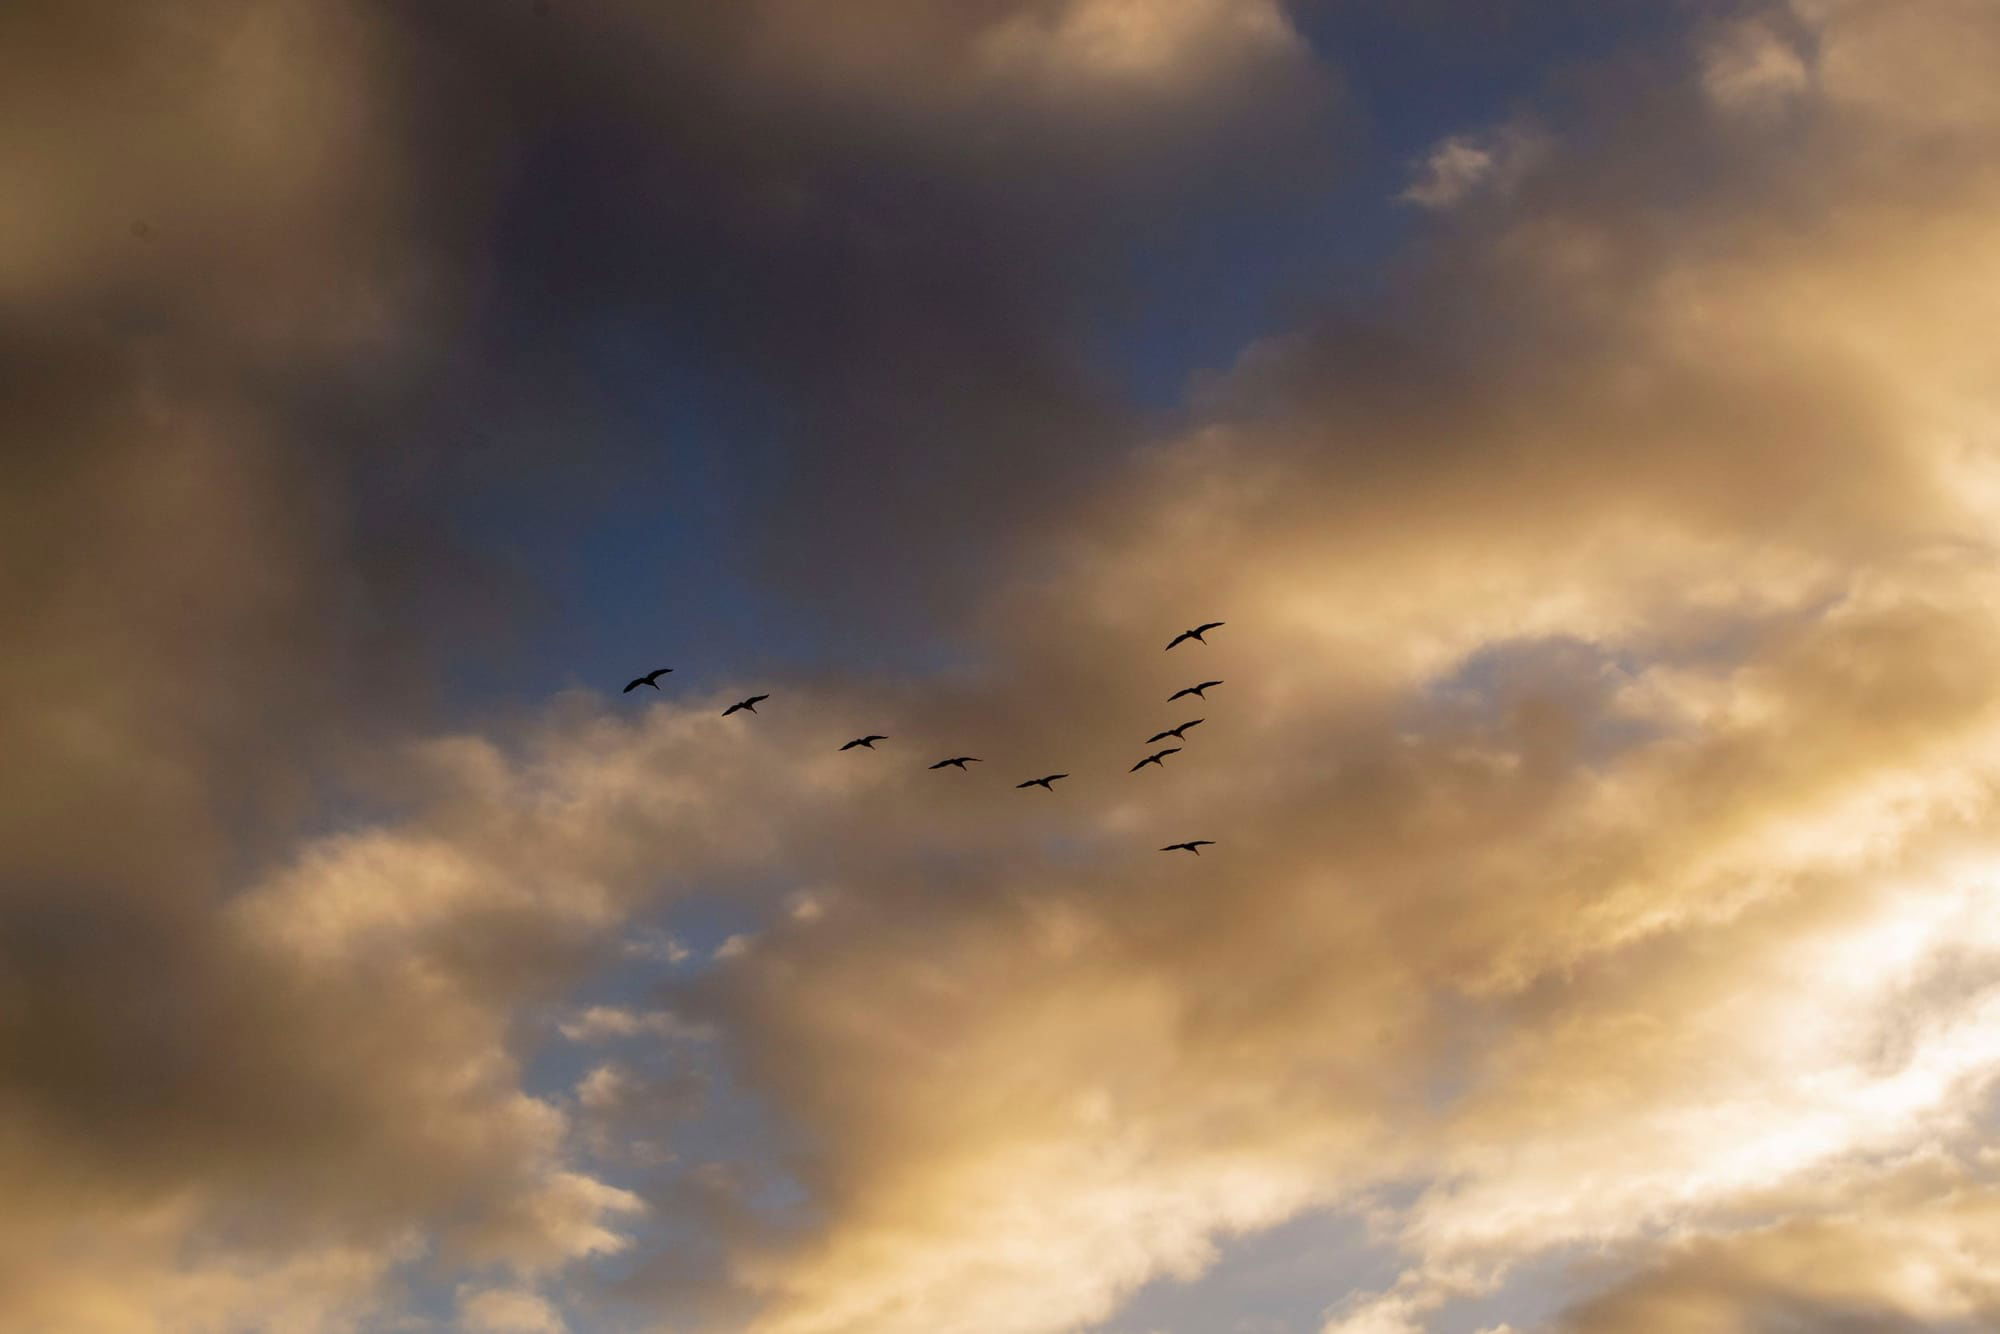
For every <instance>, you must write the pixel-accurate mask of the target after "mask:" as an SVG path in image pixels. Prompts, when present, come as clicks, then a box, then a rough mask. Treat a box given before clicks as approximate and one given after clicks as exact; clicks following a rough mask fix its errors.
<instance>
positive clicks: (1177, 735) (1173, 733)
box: [1146, 718, 1208, 746]
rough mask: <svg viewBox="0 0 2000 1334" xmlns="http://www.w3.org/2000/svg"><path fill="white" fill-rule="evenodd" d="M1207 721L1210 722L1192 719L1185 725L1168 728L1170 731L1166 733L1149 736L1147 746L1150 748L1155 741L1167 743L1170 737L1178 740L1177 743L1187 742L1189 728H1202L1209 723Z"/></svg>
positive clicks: (1203, 719)
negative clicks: (1203, 724) (1201, 726)
mask: <svg viewBox="0 0 2000 1334" xmlns="http://www.w3.org/2000/svg"><path fill="white" fill-rule="evenodd" d="M1207 721H1208V719H1206V718H1192V719H1189V720H1188V721H1187V722H1184V723H1182V724H1181V725H1180V726H1179V727H1169V728H1168V729H1167V730H1166V731H1164V732H1155V733H1153V735H1151V736H1149V737H1147V738H1146V744H1147V745H1149V746H1150V745H1152V744H1153V743H1154V742H1155V741H1165V740H1166V739H1167V738H1168V737H1172V738H1173V739H1174V740H1176V741H1185V740H1187V730H1188V728H1190V727H1198V726H1200V725H1201V724H1202V723H1205V722H1207Z"/></svg>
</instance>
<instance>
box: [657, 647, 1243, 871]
mask: <svg viewBox="0 0 2000 1334" xmlns="http://www.w3.org/2000/svg"><path fill="white" fill-rule="evenodd" d="M1223 624H1224V622H1222V621H1208V622H1205V623H1204V624H1201V625H1197V626H1195V627H1194V628H1193V629H1192V630H1183V631H1181V632H1180V633H1179V634H1177V635H1175V636H1174V637H1173V639H1172V640H1171V641H1169V642H1168V644H1167V650H1168V651H1169V652H1172V651H1173V650H1174V649H1176V648H1178V647H1180V646H1181V645H1182V644H1184V643H1186V642H1187V641H1188V640H1190V639H1192V640H1193V641H1194V642H1195V643H1197V644H1206V643H1207V642H1208V640H1207V639H1206V638H1204V636H1206V635H1207V634H1208V632H1209V631H1210V630H1214V629H1216V628H1218V627H1219V626H1221V625H1223ZM671 671H673V668H671V667H656V668H654V669H653V670H652V671H650V672H647V673H646V674H645V675H644V676H635V677H633V678H632V680H631V681H630V682H628V683H627V684H626V686H625V689H624V690H623V691H621V692H620V693H622V694H626V695H629V694H631V693H632V692H633V691H635V690H637V689H638V688H639V687H640V686H651V687H652V688H653V689H655V690H658V689H659V688H660V678H661V677H663V676H665V675H667V674H668V673H669V672H671ZM1221 684H1222V682H1221V681H1219V680H1217V681H1201V682H1198V683H1197V684H1195V685H1191V686H1188V687H1186V688H1185V689H1182V690H1176V691H1175V692H1174V693H1173V694H1171V695H1169V696H1167V703H1169V704H1171V703H1173V702H1174V701H1175V700H1177V699H1186V698H1187V697H1188V696H1190V695H1192V696H1194V697H1195V698H1196V699H1198V700H1202V701H1203V702H1206V701H1207V699H1208V691H1209V690H1210V688H1212V687H1214V686H1219V685H1221ZM769 698H771V697H770V695H768V694H764V695H752V696H750V698H748V699H740V700H737V701H736V702H735V703H734V704H732V705H730V706H729V707H728V708H726V709H724V710H723V711H722V716H723V717H725V718H727V717H728V716H729V715H731V714H732V713H755V712H757V706H758V705H759V704H761V703H763V702H764V701H765V700H767V699H769ZM1206 721H1207V719H1205V718H1190V719H1189V720H1188V721H1187V722H1184V723H1182V724H1181V725H1180V726H1179V727H1169V728H1168V729H1167V730H1166V731H1164V732H1155V733H1154V734H1153V735H1152V736H1150V737H1147V738H1146V744H1147V745H1149V746H1150V745H1153V744H1154V743H1156V742H1160V741H1165V740H1166V739H1167V738H1168V737H1172V738H1173V739H1174V740H1176V741H1185V740H1187V730H1188V729H1189V728H1190V727H1199V726H1201V724H1202V723H1204V722H1206ZM888 739H889V738H888V737H886V736H884V735H882V734H881V733H880V732H870V733H869V734H868V735H867V736H858V737H856V738H854V740H852V741H849V742H847V743H846V744H845V745H843V746H841V747H840V749H842V750H855V749H857V748H858V749H861V750H873V749H875V743H876V742H877V741H887V740H888ZM1180 752H1181V747H1179V746H1168V747H1167V748H1166V749H1164V750H1156V751H1154V752H1153V753H1152V754H1150V755H1148V756H1147V757H1146V758H1145V759H1143V760H1140V761H1139V762H1138V763H1137V764H1135V765H1133V766H1132V768H1131V769H1130V770H1129V771H1128V772H1131V773H1138V772H1139V771H1140V770H1141V769H1143V768H1145V767H1146V766H1147V765H1149V764H1157V765H1159V766H1160V767H1161V768H1162V769H1164V768H1166V762H1167V756H1169V755H1178V754H1180ZM983 763H985V761H983V760H981V759H980V758H979V757H978V756H977V755H953V756H950V757H949V758H946V759H942V760H939V761H938V762H937V763H936V764H933V765H931V766H929V767H930V768H932V769H957V770H959V771H960V772H961V773H964V772H970V771H969V770H967V769H966V767H965V766H966V765H968V764H983ZM1068 777H1069V775H1068V774H1043V775H1042V776H1041V777H1040V778H1030V779H1029V780H1028V781H1027V782H1025V783H1016V784H1014V786H1015V787H1017V788H1025V787H1038V788H1041V789H1043V790H1044V791H1047V792H1053V791H1055V790H1056V789H1055V785H1056V782H1057V781H1058V780H1059V779H1064V778H1068ZM1214 845H1215V840H1214V839H1212V838H1193V839H1189V840H1188V841H1187V842H1185V843H1169V844H1167V846H1166V847H1164V848H1161V849H1160V851H1161V852H1192V853H1193V854H1194V855H1195V856H1197V857H1199V856H1201V850H1202V849H1203V848H1207V847H1213V846H1214Z"/></svg>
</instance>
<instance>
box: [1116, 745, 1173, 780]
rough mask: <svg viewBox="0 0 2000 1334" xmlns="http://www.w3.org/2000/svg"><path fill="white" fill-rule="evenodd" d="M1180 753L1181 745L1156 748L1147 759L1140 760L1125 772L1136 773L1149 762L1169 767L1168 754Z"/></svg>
mask: <svg viewBox="0 0 2000 1334" xmlns="http://www.w3.org/2000/svg"><path fill="white" fill-rule="evenodd" d="M1180 753H1181V748H1180V747H1179V746H1168V747H1167V748H1166V749H1165V750H1156V751H1154V752H1153V753H1152V754H1151V755H1148V756H1147V757H1146V758H1145V759H1143V760H1140V761H1139V762H1138V763H1137V764H1135V765H1133V766H1132V767H1131V768H1130V769H1127V770H1126V771H1125V772H1127V773H1133V774H1136V773H1138V772H1139V771H1140V770H1141V769H1143V768H1145V767H1146V766H1147V765H1149V764H1157V765H1159V766H1160V767H1161V768H1162V769H1164V768H1166V767H1167V756H1169V755H1178V754H1180Z"/></svg>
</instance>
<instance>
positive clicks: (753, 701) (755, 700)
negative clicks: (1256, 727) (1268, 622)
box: [743, 681, 1221, 708]
mask: <svg viewBox="0 0 2000 1334" xmlns="http://www.w3.org/2000/svg"><path fill="white" fill-rule="evenodd" d="M1209 684H1210V685H1220V684H1221V682H1219V681H1210V682H1209ZM769 698H771V697H770V696H769V695H752V696H751V697H750V698H749V699H746V700H744V701H743V702H744V703H745V704H748V705H750V706H751V707H752V708H754V707H756V706H757V705H759V704H762V703H763V702H764V701H765V700H767V699H769Z"/></svg>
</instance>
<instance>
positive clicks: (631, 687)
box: [618, 676, 659, 695]
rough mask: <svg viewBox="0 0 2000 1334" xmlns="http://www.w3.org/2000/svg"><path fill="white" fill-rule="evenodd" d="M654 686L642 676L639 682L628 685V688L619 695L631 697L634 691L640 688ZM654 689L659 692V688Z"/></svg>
mask: <svg viewBox="0 0 2000 1334" xmlns="http://www.w3.org/2000/svg"><path fill="white" fill-rule="evenodd" d="M652 685H653V683H652V682H651V681H648V680H647V679H646V678H645V677H643V676H642V677H640V678H639V679H638V680H636V681H633V682H630V683H628V684H627V685H626V687H625V688H624V689H623V690H621V691H619V692H618V693H619V694H621V695H629V694H631V693H632V692H633V691H635V690H637V689H638V688H639V687H640V686H652ZM653 689H655V690H658V689H659V687H658V686H653Z"/></svg>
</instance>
